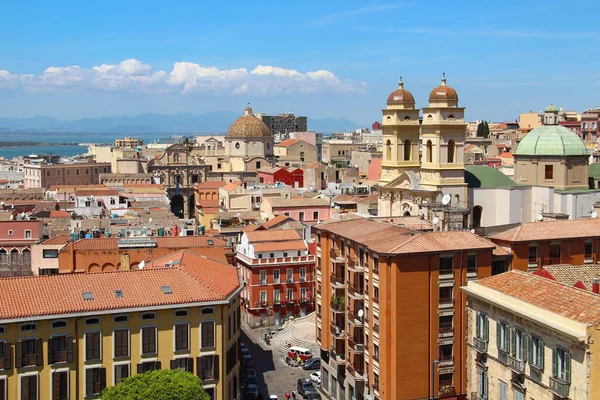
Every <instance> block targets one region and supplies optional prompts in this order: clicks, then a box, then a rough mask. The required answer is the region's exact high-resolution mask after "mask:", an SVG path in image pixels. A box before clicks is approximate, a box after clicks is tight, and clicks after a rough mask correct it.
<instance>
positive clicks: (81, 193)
mask: <svg viewBox="0 0 600 400" xmlns="http://www.w3.org/2000/svg"><path fill="white" fill-rule="evenodd" d="M75 194H76V195H77V196H118V195H119V192H118V191H117V190H109V189H107V190H81V189H80V190H77V191H76V192H75Z"/></svg>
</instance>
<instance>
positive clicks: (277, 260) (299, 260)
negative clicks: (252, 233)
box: [236, 252, 316, 266]
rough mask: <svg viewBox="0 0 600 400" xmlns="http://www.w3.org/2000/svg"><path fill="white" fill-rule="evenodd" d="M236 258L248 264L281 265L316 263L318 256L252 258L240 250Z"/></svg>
mask: <svg viewBox="0 0 600 400" xmlns="http://www.w3.org/2000/svg"><path fill="white" fill-rule="evenodd" d="M236 258H237V259H238V260H240V261H243V262H244V263H246V264H248V265H251V266H252V265H279V264H307V263H315V262H316V256H315V255H314V254H307V255H305V256H294V257H273V258H250V257H248V256H246V255H245V254H242V253H240V252H237V253H236Z"/></svg>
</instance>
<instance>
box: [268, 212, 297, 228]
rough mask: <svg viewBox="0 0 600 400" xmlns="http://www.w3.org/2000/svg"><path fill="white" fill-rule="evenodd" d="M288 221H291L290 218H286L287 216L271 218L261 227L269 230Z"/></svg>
mask: <svg viewBox="0 0 600 400" xmlns="http://www.w3.org/2000/svg"><path fill="white" fill-rule="evenodd" d="M288 219H292V218H290V217H288V216H286V215H278V216H276V217H275V218H271V219H270V220H268V221H267V222H264V223H263V224H262V226H263V227H265V228H267V229H268V228H271V227H272V226H275V225H278V224H281V223H282V222H285V221H287V220H288Z"/></svg>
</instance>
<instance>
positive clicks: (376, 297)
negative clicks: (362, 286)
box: [373, 286, 379, 303]
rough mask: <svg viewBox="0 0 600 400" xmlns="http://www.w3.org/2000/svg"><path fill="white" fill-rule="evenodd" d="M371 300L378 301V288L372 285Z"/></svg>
mask: <svg viewBox="0 0 600 400" xmlns="http://www.w3.org/2000/svg"><path fill="white" fill-rule="evenodd" d="M373 301H374V302H376V303H379V288H378V287H377V286H373Z"/></svg>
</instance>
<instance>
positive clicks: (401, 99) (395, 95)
mask: <svg viewBox="0 0 600 400" xmlns="http://www.w3.org/2000/svg"><path fill="white" fill-rule="evenodd" d="M387 104H388V105H395V104H412V105H414V104H415V98H414V97H413V95H412V93H411V92H409V91H408V90H406V89H404V82H402V80H400V82H399V83H398V89H396V90H394V91H393V92H392V93H390V95H389V96H388V99H387Z"/></svg>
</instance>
